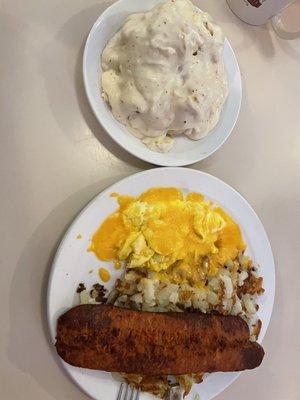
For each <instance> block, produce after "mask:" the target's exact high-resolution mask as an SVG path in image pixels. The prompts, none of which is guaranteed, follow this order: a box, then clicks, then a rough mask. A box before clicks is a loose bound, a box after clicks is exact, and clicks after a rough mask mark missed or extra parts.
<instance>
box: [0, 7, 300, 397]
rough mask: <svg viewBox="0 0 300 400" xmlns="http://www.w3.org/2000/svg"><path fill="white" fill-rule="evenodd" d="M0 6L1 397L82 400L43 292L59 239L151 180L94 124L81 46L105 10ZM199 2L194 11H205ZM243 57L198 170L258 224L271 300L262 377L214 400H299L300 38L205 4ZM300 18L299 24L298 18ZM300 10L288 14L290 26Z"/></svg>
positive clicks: (246, 376)
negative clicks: (238, 82) (239, 91)
mask: <svg viewBox="0 0 300 400" xmlns="http://www.w3.org/2000/svg"><path fill="white" fill-rule="evenodd" d="M110 3H111V2H107V1H101V0H98V1H95V0H72V1H68V0H51V1H50V0H44V1H34V0H27V1H26V2H25V1H23V0H1V2H0V4H1V6H0V32H1V35H0V49H1V61H0V71H1V80H0V93H1V94H0V96H1V118H0V129H1V136H0V138H1V139H0V140H1V145H0V182H1V208H0V221H1V223H0V237H1V242H0V250H1V251H0V289H1V295H2V305H3V308H2V312H1V313H2V314H1V315H2V317H1V323H0V388H1V395H0V397H1V399H3V400H4V399H5V400H19V399H20V400H24V399H25V400H27V399H30V400H40V399H43V400H53V399H56V400H59V399H72V400H79V399H82V400H83V399H87V397H86V395H84V394H83V393H81V392H80V390H79V389H77V387H76V386H75V385H74V384H73V383H72V382H71V381H70V380H69V379H68V377H67V376H66V375H65V374H64V373H63V371H62V369H61V367H60V366H59V364H58V362H57V358H56V357H55V354H54V352H53V349H51V348H50V345H49V341H48V333H47V325H46V321H45V293H46V287H47V279H48V274H49V269H50V266H51V260H52V257H53V253H54V250H55V247H56V245H57V243H58V241H59V240H60V238H61V235H62V233H63V232H64V230H65V229H66V227H67V226H68V224H69V223H70V221H71V220H72V219H73V218H74V217H75V215H76V214H77V213H78V212H79V210H80V209H81V208H82V207H83V206H84V205H85V204H86V203H87V202H88V201H89V200H90V199H91V198H92V197H93V196H95V195H96V194H97V193H98V192H100V191H101V190H102V189H103V188H105V187H106V186H108V185H110V184H112V183H114V182H116V181H118V180H119V179H121V178H123V177H125V176H128V175H131V174H133V173H135V172H137V171H140V170H143V169H148V168H152V167H153V166H151V165H149V164H147V163H144V162H142V161H140V160H138V159H136V158H134V157H132V156H130V155H128V154H127V153H126V152H125V151H123V150H122V149H120V148H119V147H118V146H117V145H116V144H115V143H113V142H112V141H111V139H109V138H108V136H107V135H106V134H105V132H103V131H102V129H101V128H100V126H99V125H98V123H97V121H96V120H95V118H94V116H93V114H92V112H91V110H90V108H89V105H88V103H87V100H86V97H85V93H84V89H83V83H82V75H81V60H82V52H83V47H84V42H85V38H86V36H87V34H88V32H89V29H90V27H91V25H92V24H93V22H94V21H95V20H96V19H97V17H98V16H99V14H100V13H101V12H102V11H103V10H104V9H105V8H106V7H107V6H108V5H109V4H110ZM199 4H200V3H199ZM201 8H202V9H205V10H207V11H209V12H210V13H211V14H212V15H213V16H214V17H215V19H216V20H217V21H218V22H219V24H220V25H221V26H222V27H223V29H224V31H225V34H226V35H227V37H228V38H229V40H230V41H231V43H232V45H233V48H234V50H235V52H236V54H237V58H238V61H239V64H240V68H241V72H242V79H243V101H242V108H241V113H240V116H239V119H238V122H237V125H236V127H235V129H234V131H233V133H232V135H231V137H230V138H229V140H228V141H227V142H226V144H224V146H223V147H222V148H221V149H220V150H219V151H217V152H216V153H215V154H214V155H213V156H211V157H210V158H208V159H207V160H205V161H203V162H201V163H197V164H195V165H193V166H191V167H192V168H195V169H199V170H203V171H206V172H208V173H210V174H213V175H215V176H217V177H219V178H221V179H222V180H224V181H225V182H227V183H228V184H230V185H232V186H233V187H234V188H235V189H237V190H238V191H239V192H240V193H241V194H242V195H243V196H244V197H245V198H246V199H247V200H248V201H249V202H250V204H251V205H252V206H253V207H254V209H255V210H256V212H257V213H258V215H259V216H260V218H261V219H262V221H263V223H264V226H265V228H266V231H267V233H268V235H269V238H270V241H271V245H272V247H273V251H274V256H275V261H276V276H277V283H276V300H275V306H274V312H273V316H272V320H271V324H270V326H269V330H268V332H267V335H266V337H265V340H264V347H265V350H266V357H265V360H264V363H263V364H262V366H261V367H260V368H259V369H257V370H254V371H252V372H246V373H243V374H242V375H241V377H240V378H239V379H238V380H237V381H236V382H235V383H234V384H233V385H232V386H231V387H230V388H228V389H227V390H226V391H225V392H223V393H222V394H221V395H219V396H218V397H217V399H219V400H221V399H222V400H239V399H243V400H252V399H253V398H255V399H256V400H263V399H272V400H299V398H300V383H299V382H300V369H299V357H300V340H299V331H300V324H299V316H300V315H299V308H300V300H299V299H300V295H299V286H300V279H299V278H300V257H299V233H300V232H299V225H300V212H299V206H300V185H299V177H300V108H299V105H300V40H295V41H284V40H281V39H278V38H277V37H276V35H275V34H274V32H273V31H272V29H271V27H270V26H263V27H253V26H249V25H246V24H244V23H242V22H241V21H239V20H238V19H237V18H236V17H235V16H234V15H233V14H232V13H231V11H230V10H229V9H228V7H227V5H226V2H225V1H224V0H202V1H201ZM297 13H298V14H297ZM299 15H300V2H299V1H298V2H297V3H296V4H295V5H294V6H293V10H290V11H289V13H288V15H287V16H286V18H287V19H289V21H290V23H291V24H292V23H293V24H295V23H296V22H297V21H296V20H297V19H298V22H299Z"/></svg>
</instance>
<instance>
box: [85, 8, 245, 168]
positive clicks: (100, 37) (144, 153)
mask: <svg viewBox="0 0 300 400" xmlns="http://www.w3.org/2000/svg"><path fill="white" fill-rule="evenodd" d="M162 2H163V1H162V0H147V1H141V0H119V1H117V2H116V3H114V4H113V5H112V6H110V7H109V8H108V9H107V10H106V11H105V12H104V13H103V14H102V15H101V16H100V17H99V18H98V20H97V21H96V23H95V24H94V26H93V28H92V30H91V32H90V34H89V36H88V38H87V42H86V46H85V50H84V56H83V77H84V85H85V89H86V93H87V97H88V99H89V102H90V105H91V107H92V109H93V111H94V114H95V116H96V117H97V119H98V121H99V122H100V124H101V125H102V126H103V128H104V129H105V130H106V132H107V133H108V134H109V135H110V136H111V137H112V139H113V140H114V141H115V142H117V143H118V144H119V145H120V146H121V147H123V149H125V150H127V151H128V152H129V153H131V154H133V155H134V156H136V157H138V158H141V159H142V160H144V161H148V162H150V163H152V164H156V165H163V166H180V165H188V164H192V163H195V162H197V161H200V160H203V159H204V158H206V157H208V156H209V155H211V154H212V153H214V152H215V151H216V150H217V149H218V148H219V147H220V146H221V145H222V144H223V143H224V142H225V140H226V139H227V138H228V136H229V135H230V133H231V131H232V129H233V127H234V125H235V123H236V120H237V118H238V114H239V111H240V105H241V98H242V85H241V75H240V70H239V66H238V63H237V60H236V58H235V55H234V52H233V50H232V48H231V46H230V44H229V42H228V40H227V39H226V40H225V47H224V60H225V67H226V71H227V75H228V82H229V96H228V99H227V101H226V103H225V105H224V108H223V111H222V114H221V117H220V121H219V123H218V125H217V126H216V127H215V128H214V129H213V131H212V132H211V133H210V134H209V135H208V136H206V137H205V138H204V139H202V140H198V141H193V140H190V139H188V138H187V137H184V136H182V137H176V138H175V144H174V147H173V149H172V150H171V151H170V152H168V153H156V152H153V151H151V150H149V149H148V148H147V147H146V146H145V145H144V144H143V143H142V142H141V141H140V140H139V139H137V138H136V137H134V136H133V135H132V134H131V133H129V132H128V130H127V129H126V128H125V126H123V125H122V124H120V123H119V122H118V121H117V120H116V119H115V118H114V116H113V115H112V113H111V111H110V109H109V107H108V105H107V104H106V102H105V101H104V100H103V99H102V97H101V84H100V81H101V74H102V70H101V63H100V58H101V54H102V51H103V49H104V47H105V45H106V43H107V42H108V40H109V39H110V38H111V37H112V36H113V35H114V34H115V33H116V32H117V31H118V30H119V29H120V28H121V26H122V24H123V23H124V20H125V18H126V17H127V16H128V15H130V14H132V13H136V12H145V11H147V10H150V9H151V8H152V7H154V6H155V5H157V4H159V3H162Z"/></svg>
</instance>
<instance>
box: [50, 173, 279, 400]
mask: <svg viewBox="0 0 300 400" xmlns="http://www.w3.org/2000/svg"><path fill="white" fill-rule="evenodd" d="M155 186H156V187H157V186H175V187H178V188H181V189H182V190H184V191H196V192H201V193H203V194H204V195H205V196H206V197H207V198H208V199H210V200H212V201H214V202H215V203H217V204H219V205H220V206H221V207H223V208H224V209H225V210H226V211H227V212H228V213H229V214H230V215H231V216H232V217H233V218H234V219H235V220H236V221H237V222H238V223H239V225H240V227H241V229H242V232H243V235H244V238H245V240H246V243H247V244H248V249H247V251H248V254H249V255H250V256H251V257H252V258H253V260H254V262H255V263H257V264H259V265H260V266H261V270H260V274H261V275H262V276H263V279H264V288H265V290H266V291H265V294H264V295H263V296H261V298H260V303H259V305H260V308H259V313H258V314H259V317H260V318H261V320H262V330H261V333H260V337H259V342H261V341H262V339H263V337H264V335H265V333H266V330H267V327H268V324H269V321H270V317H271V312H272V308H273V301H274V292H275V269H274V261H273V255H272V250H271V247H270V243H269V241H268V238H267V235H266V232H265V230H264V227H263V225H262V223H261V222H260V220H259V218H258V217H257V215H256V214H255V212H254V211H253V209H252V208H251V207H250V205H249V204H248V203H247V201H246V200H244V199H243V197H242V196H241V195H240V194H239V193H237V192H236V191H235V190H234V189H232V188H231V187H230V186H228V185H227V184H226V183H224V182H222V181H220V180H219V179H217V178H215V177H213V176H211V175H208V174H206V173H204V172H200V171H195V170H191V169H185V168H157V169H152V170H148V171H145V172H140V173H138V174H135V175H132V176H130V177H128V178H126V179H123V180H122V181H120V182H118V183H116V184H114V185H112V186H111V187H109V188H108V189H106V190H105V191H104V192H102V193H100V194H99V195H98V196H96V197H95V198H94V199H93V200H92V201H91V202H90V203H89V204H88V205H87V206H86V208H85V209H84V210H83V211H82V212H81V213H80V214H79V215H78V217H77V218H76V219H75V221H74V222H73V223H72V225H71V226H70V228H69V229H68V231H67V233H66V234H65V237H64V239H63V240H62V242H61V244H60V246H59V248H58V250H57V254H56V256H55V259H54V261H53V266H52V270H51V275H50V279H49V286H48V310H47V311H48V321H49V328H50V332H51V336H52V339H53V342H55V333H56V321H57V318H58V317H59V315H60V314H62V313H63V312H64V311H66V310H67V309H69V308H70V307H72V306H74V305H76V304H78V301H79V299H78V295H77V294H75V291H76V288H77V286H78V284H79V283H80V282H84V283H86V285H87V287H89V286H90V285H92V284H94V283H96V282H98V281H99V278H98V275H97V270H98V268H99V266H100V265H107V268H109V270H110V271H111V274H112V277H113V279H111V283H110V285H112V284H113V282H114V280H115V278H116V277H117V275H118V274H120V271H118V272H117V271H115V270H114V268H113V267H112V266H111V265H109V264H108V263H104V262H100V261H99V260H98V259H97V258H96V257H95V256H94V254H93V253H90V252H87V248H88V246H89V241H90V238H91V236H92V235H93V233H94V232H95V231H96V229H97V228H98V227H99V225H100V224H101V222H102V221H103V220H104V219H105V218H106V217H107V216H108V215H109V214H110V213H112V212H113V211H115V210H116V208H117V204H116V201H115V200H114V199H113V198H111V197H110V194H111V193H112V192H118V193H121V194H128V195H138V194H140V193H141V192H143V191H145V190H147V189H148V188H150V187H155ZM78 235H81V236H82V238H81V239H77V236H78ZM91 269H93V273H89V271H90V270H91ZM62 362H63V361H62ZM63 366H64V368H65V369H66V371H67V372H68V373H69V375H70V376H71V378H72V379H73V380H74V381H75V382H76V383H77V384H78V386H80V388H81V389H82V390H83V391H84V392H86V393H87V394H88V395H89V396H91V397H92V398H93V399H96V400H108V399H112V400H114V399H116V397H117V392H118V386H119V384H118V383H117V382H116V381H114V380H113V379H112V377H111V375H110V374H109V373H106V372H101V371H91V370H87V369H80V368H75V367H72V366H70V365H68V364H66V363H64V362H63ZM244 373H247V372H244ZM258 373H259V372H258ZM238 375H239V374H238V373H214V374H208V375H207V376H206V378H205V379H204V382H203V383H201V384H199V385H196V386H194V388H193V390H192V392H191V394H190V395H189V396H188V397H187V399H190V400H192V399H194V396H195V395H196V393H199V394H200V398H201V400H209V399H212V398H213V397H214V396H216V395H217V394H218V393H220V392H222V391H223V390H224V389H225V388H226V387H227V386H229V385H230V384H231V383H232V382H233V381H234V380H235V379H236V378H237V377H238ZM249 390H251V388H249ZM151 398H153V396H151V395H148V394H142V396H141V399H142V400H145V399H151Z"/></svg>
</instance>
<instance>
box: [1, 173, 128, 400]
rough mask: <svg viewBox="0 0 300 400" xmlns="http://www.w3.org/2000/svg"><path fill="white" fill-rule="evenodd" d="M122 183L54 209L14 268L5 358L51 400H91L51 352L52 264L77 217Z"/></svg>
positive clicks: (90, 190)
mask: <svg viewBox="0 0 300 400" xmlns="http://www.w3.org/2000/svg"><path fill="white" fill-rule="evenodd" d="M122 177H124V176H116V177H114V178H110V179H105V180H102V181H100V182H97V183H94V184H92V185H90V186H87V187H85V188H83V189H81V190H80V191H78V192H76V193H74V194H72V195H71V196H70V197H69V198H67V199H66V200H65V201H64V202H62V203H61V204H59V205H58V206H56V207H55V208H54V209H53V211H51V213H50V214H49V215H48V216H47V217H46V218H45V219H44V220H43V221H42V222H41V223H40V224H39V225H38V226H37V228H36V229H35V230H34V231H33V233H32V235H31V237H30V238H29V239H28V241H27V243H26V245H25V246H24V248H23V250H22V252H21V255H20V257H19V260H18V261H17V263H16V266H15V271H14V273H13V277H12V281H11V282H12V283H11V287H10V290H9V318H10V323H9V336H8V337H9V341H8V343H7V344H6V358H7V359H8V361H9V363H10V364H12V365H13V368H15V369H17V370H20V371H22V372H23V373H24V374H26V375H27V376H29V378H30V379H33V380H34V381H35V382H36V383H37V384H38V385H39V386H40V387H41V388H42V390H43V391H45V392H46V393H48V395H49V396H50V397H51V398H53V399H57V400H58V399H61V398H62V397H65V398H68V399H73V400H83V399H84V398H86V399H88V397H85V396H84V395H83V394H82V392H80V391H79V390H78V389H77V388H76V386H74V385H73V384H72V383H71V381H70V380H69V379H68V380H67V379H66V378H65V377H66V376H67V374H66V373H65V371H64V369H63V368H62V364H61V362H60V360H59V359H58V356H57V355H56V352H55V350H54V348H53V346H51V347H50V346H49V344H50V337H49V328H48V324H47V319H46V294H47V283H48V277H49V273H50V267H51V265H52V259H53V256H54V254H55V252H56V248H57V245H58V244H59V242H60V240H61V237H62V234H63V233H64V231H65V230H66V229H67V227H68V226H69V224H70V222H71V221H72V219H73V218H74V216H75V215H76V214H78V211H79V210H80V209H81V208H83V207H84V205H85V204H86V203H87V202H88V201H89V200H90V199H91V198H92V197H93V196H95V195H96V194H97V193H99V192H100V191H101V190H103V189H104V188H105V187H107V186H109V185H110V184H112V183H113V182H115V181H118V180H119V179H120V178H122ZM16 293H18V296H16V295H15V294H16ZM20 299H22V303H20ZM45 363H46V364H47V368H46V367H45ZM56 364H58V366H59V368H57V365H56ZM62 372H63V373H62ZM53 382H55V384H53Z"/></svg>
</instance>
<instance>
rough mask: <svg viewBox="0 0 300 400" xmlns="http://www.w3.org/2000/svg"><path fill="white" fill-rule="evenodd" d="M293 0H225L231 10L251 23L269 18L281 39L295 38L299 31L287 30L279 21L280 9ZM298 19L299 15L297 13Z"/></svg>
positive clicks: (264, 21) (263, 22) (265, 20)
mask: <svg viewBox="0 0 300 400" xmlns="http://www.w3.org/2000/svg"><path fill="white" fill-rule="evenodd" d="M294 1H295V0H227V3H228V5H229V7H230V8H231V10H232V11H233V12H234V14H236V15H237V16H238V17H239V18H240V19H241V20H242V21H245V22H247V23H248V24H251V25H263V24H265V23H266V22H267V21H268V20H269V19H271V22H272V26H273V28H274V30H275V32H276V33H277V35H278V36H280V37H281V38H282V39H296V38H299V37H300V31H298V32H288V31H287V30H286V29H285V27H284V26H283V23H282V21H281V11H282V10H283V9H284V8H286V7H288V6H289V5H290V4H291V3H294ZM299 21H300V15H299Z"/></svg>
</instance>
